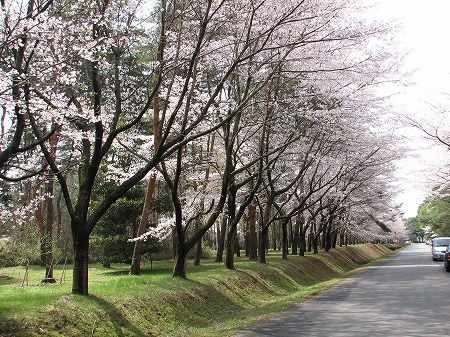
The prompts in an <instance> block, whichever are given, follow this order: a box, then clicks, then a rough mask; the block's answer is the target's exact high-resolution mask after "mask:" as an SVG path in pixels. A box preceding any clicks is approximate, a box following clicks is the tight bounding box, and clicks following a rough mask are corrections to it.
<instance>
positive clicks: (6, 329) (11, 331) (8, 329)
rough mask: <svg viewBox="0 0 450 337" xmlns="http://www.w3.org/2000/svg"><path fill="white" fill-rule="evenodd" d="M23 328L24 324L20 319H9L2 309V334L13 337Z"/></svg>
mask: <svg viewBox="0 0 450 337" xmlns="http://www.w3.org/2000/svg"><path fill="white" fill-rule="evenodd" d="M22 330H23V324H21V323H20V322H19V321H18V320H13V319H7V318H6V317H5V316H4V315H3V313H2V310H1V309H0V336H1V337H10V336H11V337H12V336H17V335H18V333H19V332H20V331H22Z"/></svg>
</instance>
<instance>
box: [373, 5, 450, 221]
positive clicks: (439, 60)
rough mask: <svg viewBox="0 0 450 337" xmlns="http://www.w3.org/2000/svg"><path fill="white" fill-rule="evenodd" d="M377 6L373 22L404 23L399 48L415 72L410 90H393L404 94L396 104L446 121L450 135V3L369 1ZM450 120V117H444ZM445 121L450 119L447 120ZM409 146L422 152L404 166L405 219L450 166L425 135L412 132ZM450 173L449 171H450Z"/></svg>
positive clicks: (446, 154) (403, 110)
mask: <svg viewBox="0 0 450 337" xmlns="http://www.w3.org/2000/svg"><path fill="white" fill-rule="evenodd" d="M365 2H366V3H369V4H375V7H374V8H373V9H372V10H371V11H372V15H373V17H372V19H376V20H380V21H386V22H389V23H392V24H394V23H396V22H397V23H398V24H399V28H398V32H396V34H395V41H396V42H395V43H394V46H387V47H388V48H396V50H398V51H399V52H401V53H406V57H405V59H404V66H405V70H406V69H408V70H415V72H414V74H413V75H412V77H411V78H410V79H408V82H409V81H411V84H410V85H409V86H408V87H404V86H399V85H398V86H392V87H389V89H390V90H392V91H393V92H397V93H398V94H397V95H396V96H395V97H394V99H393V104H394V105H395V109H396V110H397V109H398V112H399V113H404V114H405V113H408V114H409V115H411V116H414V118H416V119H420V120H423V119H428V120H430V121H431V122H436V121H438V120H440V121H444V126H443V127H442V128H441V129H442V130H444V129H445V130H447V132H448V130H449V120H450V118H449V117H448V115H449V114H450V112H448V111H449V110H450V0H427V1H423V0H366V1H365ZM444 116H447V117H444ZM443 118H446V120H444V119H443ZM406 133H407V136H408V137H409V139H410V140H409V145H414V147H417V148H418V149H417V150H416V151H413V153H412V154H411V156H409V157H408V158H406V159H405V160H403V161H401V162H399V170H398V174H397V176H398V178H399V179H400V180H401V181H402V184H401V185H400V190H401V191H400V193H399V196H398V198H397V199H396V202H398V203H403V206H402V209H403V211H405V216H406V217H410V216H415V215H416V214H417V210H418V207H419V205H420V203H421V202H422V201H423V200H424V199H425V197H426V195H427V194H428V193H429V192H430V187H431V185H430V181H429V177H430V171H432V170H434V171H435V172H442V171H443V170H444V168H445V167H446V166H447V165H450V153H449V151H448V150H446V149H445V147H444V146H442V147H440V146H437V145H436V144H434V143H433V144H430V143H426V142H424V141H423V139H422V134H418V133H417V132H411V130H409V131H407V132H406ZM447 167H448V166H447Z"/></svg>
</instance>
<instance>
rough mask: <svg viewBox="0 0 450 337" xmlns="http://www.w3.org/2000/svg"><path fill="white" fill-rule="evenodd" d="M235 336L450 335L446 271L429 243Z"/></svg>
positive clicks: (449, 277) (448, 275)
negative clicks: (434, 255) (434, 256)
mask: <svg viewBox="0 0 450 337" xmlns="http://www.w3.org/2000/svg"><path fill="white" fill-rule="evenodd" d="M233 336H234V337H257V336H272V337H282V336H286V337H287V336H289V337H293V336H310V337H325V336H326V337H340V336H345V337H349V336H361V337H369V336H383V337H388V336H402V337H406V336H430V337H431V336H433V337H437V336H446V337H447V336H450V273H447V272H446V271H445V270H444V268H443V263H442V262H434V261H432V258H431V251H430V246H427V245H425V244H412V245H410V246H408V247H406V248H405V249H403V250H401V251H400V252H398V253H397V254H395V256H393V257H391V258H389V259H387V260H385V261H383V262H382V263H380V264H378V265H376V266H373V267H370V268H368V269H366V270H364V271H362V272H359V273H356V274H355V276H353V277H352V278H349V279H346V280H344V281H343V282H341V283H339V284H338V285H336V286H334V287H332V288H331V289H329V290H328V291H326V292H324V293H322V294H320V295H318V296H316V297H314V298H312V299H311V300H309V301H307V302H304V303H301V304H299V305H297V306H295V307H293V308H291V309H289V310H286V311H284V312H282V313H280V314H278V315H275V316H273V317H272V318H270V319H268V320H265V321H263V322H261V323H259V324H257V325H255V326H253V327H251V328H249V329H247V330H244V331H242V332H240V333H238V334H236V335H233Z"/></svg>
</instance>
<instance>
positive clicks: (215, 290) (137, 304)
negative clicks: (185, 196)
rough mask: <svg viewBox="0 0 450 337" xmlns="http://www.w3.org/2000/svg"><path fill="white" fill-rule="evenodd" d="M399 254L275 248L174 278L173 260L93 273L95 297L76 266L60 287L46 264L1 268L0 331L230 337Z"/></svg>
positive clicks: (374, 248) (59, 269)
mask: <svg viewBox="0 0 450 337" xmlns="http://www.w3.org/2000/svg"><path fill="white" fill-rule="evenodd" d="M392 253H393V252H392V251H391V250H389V249H388V248H387V247H386V246H384V245H373V244H364V245H355V246H348V247H339V248H336V249H333V250H331V251H330V252H320V253H319V254H316V255H312V254H308V255H307V256H305V257H300V256H289V258H288V260H282V259H281V255H280V254H279V253H278V252H269V255H268V258H267V263H266V264H260V263H258V262H256V261H249V260H248V258H246V257H240V258H236V263H235V267H236V269H235V270H227V269H225V268H224V266H223V264H222V263H215V262H213V261H212V260H207V261H202V262H201V265H200V266H194V265H193V264H192V262H191V261H188V263H187V279H179V278H172V277H171V272H172V267H173V261H156V262H153V266H152V270H150V266H143V269H142V274H141V275H140V276H129V275H128V271H129V266H127V265H112V268H103V267H102V266H101V265H99V264H93V265H91V266H90V270H89V292H90V295H89V296H80V295H73V294H71V286H72V285H71V282H72V269H71V267H72V266H70V265H69V266H67V267H66V271H65V273H64V270H63V269H64V267H63V266H62V265H58V266H56V268H55V273H54V276H55V278H56V279H57V283H56V284H41V280H42V278H43V277H44V269H43V268H42V267H38V266H30V268H29V273H28V276H27V277H26V275H25V267H23V266H18V267H8V268H1V269H0V336H2V337H5V336H19V337H20V336H64V337H70V336H105V337H106V336H108V337H110V336H228V335H230V334H231V333H232V332H235V331H238V330H240V329H242V328H244V327H246V326H248V325H251V324H252V323H254V322H256V321H257V320H259V319H262V318H263V317H266V316H269V315H271V314H273V313H275V312H278V311H281V310H283V309H285V308H288V307H290V306H292V305H293V304H295V303H297V302H299V301H302V300H304V299H306V298H308V297H309V296H311V295H312V294H315V293H317V292H320V291H323V290H324V289H327V288H328V287H330V286H331V285H333V284H335V283H336V282H339V280H341V279H342V278H343V277H346V276H348V275H349V273H350V272H352V271H353V270H356V269H358V268H360V267H364V266H367V265H368V264H370V263H371V262H374V261H377V260H379V259H381V258H383V257H386V256H388V255H390V254H392Z"/></svg>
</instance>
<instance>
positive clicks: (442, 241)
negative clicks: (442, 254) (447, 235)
mask: <svg viewBox="0 0 450 337" xmlns="http://www.w3.org/2000/svg"><path fill="white" fill-rule="evenodd" d="M433 245H434V246H436V247H442V246H448V245H450V239H434V242H433Z"/></svg>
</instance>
